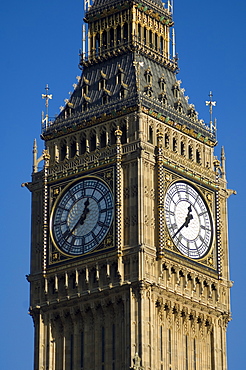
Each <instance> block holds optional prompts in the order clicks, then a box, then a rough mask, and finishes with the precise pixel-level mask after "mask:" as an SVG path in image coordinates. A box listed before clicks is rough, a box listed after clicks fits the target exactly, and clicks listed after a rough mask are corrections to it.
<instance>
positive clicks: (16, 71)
mask: <svg viewBox="0 0 246 370" xmlns="http://www.w3.org/2000/svg"><path fill="white" fill-rule="evenodd" d="M0 14H1V22H0V35H1V44H0V47H1V58H0V84H1V99H0V106H1V116H0V120H1V130H2V131H1V132H2V135H1V145H0V151H1V178H2V180H1V182H0V187H1V192H0V197H1V204H2V207H1V209H2V212H1V216H0V217H1V236H2V241H1V270H0V284H1V285H0V286H1V293H0V294H1V304H0V321H1V326H0V327H1V336H0V368H1V369H4V370H5V369H6V370H15V369H18V370H32V369H33V324H32V319H31V317H29V316H28V306H29V283H28V282H27V281H26V279H25V275H26V274H28V273H29V249H30V199H31V194H30V193H29V191H28V190H27V189H26V188H21V186H20V185H21V183H22V182H26V181H30V180H31V172H32V145H33V140H34V138H37V140H38V147H39V154H41V151H42V149H43V146H42V145H43V144H42V141H41V140H40V139H39V135H40V132H41V124H40V121H41V111H42V110H44V108H45V106H44V101H43V100H42V99H41V94H42V93H44V92H45V85H46V84H47V83H48V84H49V86H50V93H52V94H53V100H52V101H51V102H50V115H51V116H52V115H53V116H54V115H55V114H57V113H59V107H60V106H61V105H63V104H64V99H66V98H68V97H69V91H72V90H73V86H72V85H73V84H74V83H75V82H76V76H77V75H79V74H80V70H79V69H78V61H79V57H78V52H79V49H80V47H81V24H82V18H83V3H82V0H70V1H65V0H42V1H41V0H35V1H33V0H25V1H20V0H12V1H2V3H1V9H0ZM245 17H246V3H245V2H244V1H242V0H234V1H232V0H230V1H229V0H216V1H214V0H206V1H202V0H199V1H198V0H190V1H184V0H174V21H175V25H176V36H177V38H176V43H177V52H178V54H179V66H180V73H179V75H178V79H181V80H182V85H181V87H184V88H185V90H186V92H185V94H186V95H188V96H189V97H190V100H189V102H190V103H193V104H195V106H196V109H197V111H198V112H199V117H200V118H202V119H204V120H205V121H206V122H208V121H209V111H208V107H206V106H205V100H207V99H208V94H209V91H210V90H212V91H213V97H214V100H216V101H217V106H216V108H215V109H214V117H216V118H217V120H218V142H219V143H218V146H217V149H216V155H218V156H219V154H220V148H221V146H222V145H223V146H224V147H225V152H226V158H227V162H226V166H227V179H228V188H230V189H235V190H237V193H238V194H237V195H236V196H235V195H233V196H231V197H230V199H229V202H228V208H229V237H230V270H231V280H233V281H234V282H235V283H234V286H233V288H232V290H231V300H232V317H233V320H232V321H231V322H230V323H229V326H228V364H229V370H234V369H237V370H238V369H244V368H245V362H246V360H245V350H246V319H245V305H246V293H245V263H246V262H245V261H246V245H245V230H246V222H245V209H246V202H245V181H246V166H245V153H244V150H246V145H245V134H246V129H245V124H246V122H245V106H246V87H245V86H246V84H245V82H246V71H245V66H246V51H245V45H244V43H245V38H246V28H245Z"/></svg>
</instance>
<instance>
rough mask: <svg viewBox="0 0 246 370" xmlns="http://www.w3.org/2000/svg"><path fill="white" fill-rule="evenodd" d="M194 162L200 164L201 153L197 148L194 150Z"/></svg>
mask: <svg viewBox="0 0 246 370" xmlns="http://www.w3.org/2000/svg"><path fill="white" fill-rule="evenodd" d="M196 163H198V164H201V153H200V151H199V150H198V149H197V150H196Z"/></svg>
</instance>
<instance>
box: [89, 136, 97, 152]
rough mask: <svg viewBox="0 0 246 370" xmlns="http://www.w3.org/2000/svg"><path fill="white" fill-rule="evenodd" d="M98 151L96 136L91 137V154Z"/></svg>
mask: <svg viewBox="0 0 246 370" xmlns="http://www.w3.org/2000/svg"><path fill="white" fill-rule="evenodd" d="M94 150H96V134H93V135H91V138H90V152H94Z"/></svg>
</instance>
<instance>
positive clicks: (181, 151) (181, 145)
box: [180, 141, 185, 157]
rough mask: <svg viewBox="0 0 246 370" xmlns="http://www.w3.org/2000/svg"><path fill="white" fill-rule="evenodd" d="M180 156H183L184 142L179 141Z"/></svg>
mask: <svg viewBox="0 0 246 370" xmlns="http://www.w3.org/2000/svg"><path fill="white" fill-rule="evenodd" d="M180 154H181V155H182V156H183V157H184V156H185V145H184V142H183V141H181V143H180Z"/></svg>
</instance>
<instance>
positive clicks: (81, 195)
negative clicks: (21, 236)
mask: <svg viewBox="0 0 246 370" xmlns="http://www.w3.org/2000/svg"><path fill="white" fill-rule="evenodd" d="M84 21H85V23H86V25H87V30H88V38H87V42H86V44H87V45H86V48H85V50H83V52H82V55H81V62H80V66H81V70H82V74H81V77H80V79H79V81H78V84H77V85H76V87H75V89H74V92H73V93H72V95H71V97H70V99H69V101H67V103H66V106H65V107H64V109H63V110H62V112H61V113H60V114H59V115H58V117H57V118H56V119H55V120H54V121H52V122H51V121H50V120H49V119H48V116H46V117H45V118H44V120H43V128H42V139H43V140H44V143H45V150H44V152H43V155H42V156H41V157H40V158H39V159H38V158H37V148H36V145H35V146H34V166H33V175H32V182H31V183H27V184H26V186H27V187H28V188H29V190H30V191H31V192H32V237H31V271H30V275H29V276H28V280H29V282H30V300H31V303H30V314H31V316H32V318H33V321H34V327H35V356H34V358H35V359H34V363H35V364H34V369H35V370H41V369H47V370H89V369H90V370H120V369H121V370H129V369H145V370H167V369H169V370H171V369H172V370H173V369H175V370H191V369H192V370H226V368H227V359H226V327H227V324H228V321H229V320H230V301H229V288H230V285H231V283H230V280H229V269H228V236H227V205H226V202H227V198H228V196H229V195H230V194H231V191H230V190H228V189H227V187H226V178H225V155H224V151H223V150H222V154H221V159H220V161H219V160H218V159H217V158H216V157H214V147H215V145H216V144H217V142H216V137H215V131H214V126H213V124H212V122H210V125H206V124H204V122H203V121H202V120H199V119H198V116H197V112H196V111H195V109H194V105H192V104H189V103H188V98H186V97H185V96H184V90H183V89H182V88H181V86H180V85H181V81H179V80H178V79H177V78H176V75H177V72H178V67H177V60H176V57H175V55H174V54H175V51H174V50H172V55H170V49H173V48H174V44H175V42H174V39H173V38H174V36H173V37H170V35H171V34H174V32H172V29H173V20H172V13H171V6H170V4H169V2H168V6H167V7H165V6H164V5H163V3H162V2H161V1H160V0H152V1H151V0H143V1H142V2H141V3H139V2H136V1H135V0H134V1H122V0H95V1H94V3H93V5H92V6H91V7H89V8H88V10H87V12H86V14H85V18H84ZM170 39H172V40H171V41H170ZM172 44H173V48H172ZM48 97H49V96H48V95H47V96H46V98H48ZM208 103H210V104H212V101H211V102H208ZM40 160H43V163H44V166H43V169H42V170H40V171H38V169H37V164H38V163H39V161H40Z"/></svg>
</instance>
